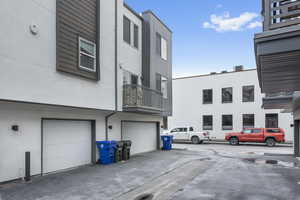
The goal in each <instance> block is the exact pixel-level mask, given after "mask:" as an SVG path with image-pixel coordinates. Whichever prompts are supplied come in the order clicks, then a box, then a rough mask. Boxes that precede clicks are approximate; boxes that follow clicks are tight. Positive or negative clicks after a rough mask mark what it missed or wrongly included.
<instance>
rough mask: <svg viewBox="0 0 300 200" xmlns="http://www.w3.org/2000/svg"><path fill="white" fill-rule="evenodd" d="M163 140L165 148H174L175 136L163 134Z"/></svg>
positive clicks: (167, 149)
mask: <svg viewBox="0 0 300 200" xmlns="http://www.w3.org/2000/svg"><path fill="white" fill-rule="evenodd" d="M161 140H162V142H163V148H162V149H163V150H165V151H170V150H172V143H173V136H172V135H163V136H161Z"/></svg>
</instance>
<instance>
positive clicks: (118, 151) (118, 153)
mask: <svg viewBox="0 0 300 200" xmlns="http://www.w3.org/2000/svg"><path fill="white" fill-rule="evenodd" d="M123 147H124V142H122V141H118V142H117V144H116V149H115V162H120V161H122V158H123Z"/></svg>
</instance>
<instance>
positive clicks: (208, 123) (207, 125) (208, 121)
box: [203, 115, 213, 130]
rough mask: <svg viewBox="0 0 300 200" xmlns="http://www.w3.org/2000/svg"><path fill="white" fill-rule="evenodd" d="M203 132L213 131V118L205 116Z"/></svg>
mask: <svg viewBox="0 0 300 200" xmlns="http://www.w3.org/2000/svg"><path fill="white" fill-rule="evenodd" d="M203 130H213V116H212V115H204V116H203Z"/></svg>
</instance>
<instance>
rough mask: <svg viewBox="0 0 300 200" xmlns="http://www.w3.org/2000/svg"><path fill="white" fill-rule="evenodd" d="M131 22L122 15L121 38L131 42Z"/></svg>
mask: <svg viewBox="0 0 300 200" xmlns="http://www.w3.org/2000/svg"><path fill="white" fill-rule="evenodd" d="M130 26H131V22H130V20H129V19H128V18H127V17H125V16H124V17H123V40H124V41H125V42H127V43H128V44H131V28H130Z"/></svg>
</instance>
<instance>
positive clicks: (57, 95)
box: [0, 0, 172, 182]
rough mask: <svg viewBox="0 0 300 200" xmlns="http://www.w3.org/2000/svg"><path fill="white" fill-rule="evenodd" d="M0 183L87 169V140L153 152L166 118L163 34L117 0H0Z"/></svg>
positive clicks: (155, 22)
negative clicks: (27, 160)
mask: <svg viewBox="0 0 300 200" xmlns="http://www.w3.org/2000/svg"><path fill="white" fill-rule="evenodd" d="M0 24H1V26H2V27H3V28H1V30H0V35H1V36H2V37H1V39H0V58H1V59H0V66H1V72H0V157H1V162H0V182H5V181H10V180H13V179H19V178H22V177H24V173H25V164H24V162H25V152H30V155H31V159H30V164H31V165H30V166H31V168H30V169H31V175H43V174H47V173H51V172H56V171H59V170H65V169H69V168H73V167H77V166H81V165H86V164H93V163H96V160H97V154H96V146H95V141H98V140H131V141H132V154H138V153H142V152H147V151H153V150H156V149H158V148H159V145H160V144H159V141H160V139H159V131H160V122H162V121H163V118H164V117H167V116H169V115H171V114H172V80H171V78H172V76H171V75H172V55H171V52H172V32H171V31H170V29H169V28H168V27H167V26H166V25H165V24H164V23H163V22H162V21H161V20H160V19H159V18H158V17H157V16H156V15H155V14H153V13H152V12H151V11H146V12H144V13H142V14H137V13H136V12H135V11H134V10H132V9H131V8H130V7H129V6H127V5H126V4H125V3H124V2H123V0H84V1H73V0H56V1H54V0H43V1H18V0H4V1H2V2H1V7H0Z"/></svg>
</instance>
